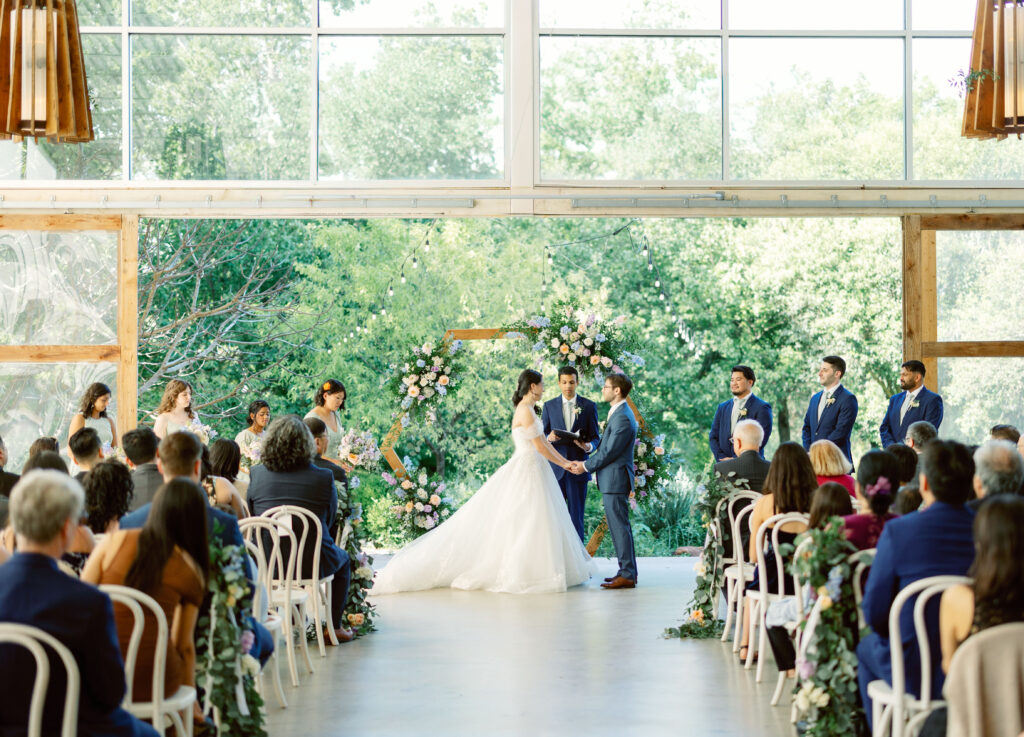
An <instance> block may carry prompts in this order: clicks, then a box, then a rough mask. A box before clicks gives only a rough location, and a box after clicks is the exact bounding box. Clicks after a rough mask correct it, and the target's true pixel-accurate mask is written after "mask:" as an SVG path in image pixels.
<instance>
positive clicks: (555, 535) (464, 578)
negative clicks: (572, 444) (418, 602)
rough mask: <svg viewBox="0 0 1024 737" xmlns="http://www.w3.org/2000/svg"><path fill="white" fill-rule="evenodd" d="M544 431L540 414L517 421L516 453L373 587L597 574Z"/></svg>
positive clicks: (553, 581)
mask: <svg viewBox="0 0 1024 737" xmlns="http://www.w3.org/2000/svg"><path fill="white" fill-rule="evenodd" d="M542 433H543V427H542V425H541V422H540V418H537V420H536V421H535V422H534V424H533V426H532V427H527V428H523V427H514V428H512V440H513V442H514V443H515V447H516V449H515V453H513V455H512V457H511V458H509V460H508V461H507V462H506V463H505V465H503V466H502V467H501V468H499V469H498V470H497V471H495V472H494V475H493V476H491V477H490V478H489V479H487V481H486V482H484V485H483V486H481V487H480V490H479V491H477V492H476V494H474V495H473V497H472V498H471V499H470V500H469V501H468V502H466V503H465V504H464V505H463V506H462V507H461V508H460V509H459V510H458V511H457V512H456V513H455V514H453V515H452V516H451V518H449V519H448V520H447V521H446V522H444V523H443V524H441V525H439V526H438V527H436V528H434V529H433V530H431V531H430V532H428V533H426V534H424V535H423V536H422V537H420V538H418V539H416V540H414V541H413V542H411V543H409V544H408V545H406V546H405V547H404V548H402V549H401V550H400V551H399V552H398V553H397V554H396V555H395V557H394V558H392V559H391V561H390V562H389V563H388V564H387V565H386V566H385V567H384V570H383V571H381V572H380V573H378V574H377V577H376V580H375V581H374V584H373V588H372V589H371V591H370V593H371V594H393V593H397V592H399V591H420V590H423V589H433V588H444V587H451V588H453V589H484V590H486V591H500V592H505V593H510V594H540V593H549V592H555V591H565V590H566V588H567V587H569V586H576V585H578V584H581V583H583V582H584V581H586V580H587V579H588V578H590V576H591V573H592V572H593V570H594V568H595V566H594V563H593V561H592V560H591V558H590V556H589V555H588V554H587V551H586V548H584V547H583V543H581V542H580V538H579V536H578V535H577V534H576V530H575V528H574V527H573V525H572V520H571V519H570V518H569V512H568V510H567V509H566V506H565V501H564V500H563V499H562V491H561V489H560V488H559V487H558V481H556V480H555V474H554V473H553V472H552V470H551V467H550V466H549V465H548V462H547V460H545V459H544V457H543V456H542V455H541V454H540V453H539V452H537V449H536V448H535V447H534V445H533V438H536V437H538V436H539V435H541V434H542Z"/></svg>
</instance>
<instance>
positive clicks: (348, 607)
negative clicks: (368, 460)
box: [336, 474, 377, 637]
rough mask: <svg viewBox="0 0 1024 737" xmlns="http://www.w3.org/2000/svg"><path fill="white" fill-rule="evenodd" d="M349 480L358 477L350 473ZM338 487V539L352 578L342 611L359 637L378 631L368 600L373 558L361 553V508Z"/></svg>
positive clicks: (371, 605)
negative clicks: (342, 547) (339, 535)
mask: <svg viewBox="0 0 1024 737" xmlns="http://www.w3.org/2000/svg"><path fill="white" fill-rule="evenodd" d="M349 476H350V479H351V481H358V479H359V477H358V476H355V475H354V474H349ZM336 486H337V487H338V517H337V522H338V524H339V525H340V527H341V530H342V533H341V537H342V540H343V541H344V547H345V552H346V553H347V554H348V558H349V560H350V561H351V567H352V575H351V578H350V580H349V584H348V596H347V597H346V599H345V610H344V612H342V619H343V620H344V622H346V623H347V624H348V626H349V627H351V628H352V632H353V633H355V635H356V636H357V637H358V636H361V635H365V634H368V633H370V632H373V631H375V630H376V629H377V627H376V626H375V625H374V623H373V620H374V619H375V618H376V616H377V611H376V608H375V607H374V606H373V604H371V603H370V602H369V601H368V600H367V596H368V595H369V593H370V589H372V588H373V558H372V557H371V556H370V555H369V554H367V553H366V552H365V551H364V550H363V505H362V504H358V503H355V502H352V501H351V495H350V494H349V493H348V490H346V489H343V488H342V486H341V484H336Z"/></svg>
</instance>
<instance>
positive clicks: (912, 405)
mask: <svg viewBox="0 0 1024 737" xmlns="http://www.w3.org/2000/svg"><path fill="white" fill-rule="evenodd" d="M920 406H921V403H920V402H918V401H917V400H916V399H912V400H910V409H914V408H915V407H920Z"/></svg>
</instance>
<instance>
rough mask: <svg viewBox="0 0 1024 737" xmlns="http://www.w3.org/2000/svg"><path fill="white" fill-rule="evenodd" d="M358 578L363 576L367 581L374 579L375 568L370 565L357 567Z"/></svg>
mask: <svg viewBox="0 0 1024 737" xmlns="http://www.w3.org/2000/svg"><path fill="white" fill-rule="evenodd" d="M356 578H362V579H365V580H367V581H372V580H373V569H372V568H370V567H369V566H360V567H359V568H356Z"/></svg>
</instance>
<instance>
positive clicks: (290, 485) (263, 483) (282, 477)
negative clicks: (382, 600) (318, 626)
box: [247, 463, 351, 628]
mask: <svg viewBox="0 0 1024 737" xmlns="http://www.w3.org/2000/svg"><path fill="white" fill-rule="evenodd" d="M249 478H250V481H249V493H248V494H247V497H248V502H249V508H250V509H251V510H252V513H253V514H255V515H260V514H263V513H264V512H266V511H267V510H268V509H271V508H273V507H278V506H281V505H282V504H291V505H294V506H297V507H302V508H304V509H308V510H309V511H311V512H312V513H313V514H315V515H316V516H317V517H318V518H319V519H320V527H321V532H322V533H323V539H322V541H321V543H320V551H319V555H320V577H321V578H325V577H326V576H330V575H331V574H334V583H333V584H332V586H331V597H332V598H331V619H332V621H333V623H334V627H336V628H337V627H341V626H342V621H341V615H342V613H343V611H344V609H345V600H346V597H347V595H348V585H349V580H350V579H351V570H350V568H351V565H350V563H349V558H348V553H346V552H345V551H344V550H342V549H341V548H339V547H338V546H337V545H335V544H334V534H333V532H332V528H334V526H335V517H336V516H337V514H338V492H337V491H336V490H335V488H334V475H333V474H332V473H331V472H330V471H329V470H327V469H326V468H317V467H316V466H314V465H313V464H312V463H310V464H308V465H307V466H306V467H305V468H300V469H299V470H297V471H290V472H281V471H271V470H270V469H268V468H267V467H266V466H263V465H259V466H253V467H252V469H250V471H249ZM295 534H296V537H298V536H299V535H301V529H296V531H295ZM284 552H285V553H287V551H284ZM304 553H305V554H304V556H303V560H302V563H301V565H302V573H303V575H304V576H309V575H312V572H313V555H314V554H315V553H316V551H315V550H313V548H312V546H311V545H308V544H307V545H306V550H305V551H304Z"/></svg>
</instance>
